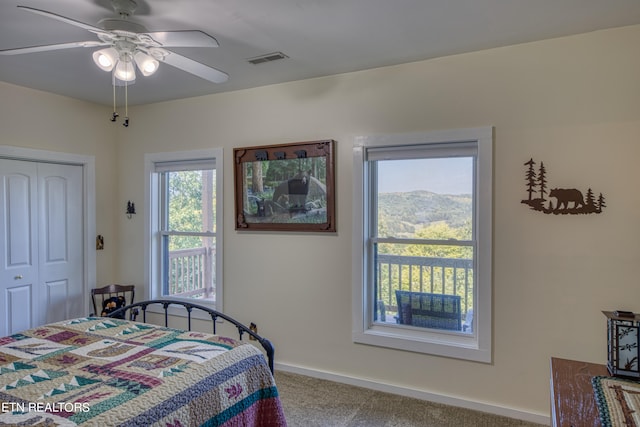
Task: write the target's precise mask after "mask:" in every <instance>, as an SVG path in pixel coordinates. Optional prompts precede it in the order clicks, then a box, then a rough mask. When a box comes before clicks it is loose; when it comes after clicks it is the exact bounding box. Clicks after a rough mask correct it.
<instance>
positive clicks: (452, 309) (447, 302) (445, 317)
mask: <svg viewBox="0 0 640 427" xmlns="http://www.w3.org/2000/svg"><path fill="white" fill-rule="evenodd" d="M396 299H397V300H398V316H397V320H398V323H400V324H402V325H412V326H420V327H423V328H436V329H448V330H453V331H460V330H462V316H461V312H460V296H458V295H444V294H431V293H426V292H409V291H399V290H397V291H396Z"/></svg>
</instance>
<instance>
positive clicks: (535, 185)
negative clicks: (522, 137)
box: [521, 158, 606, 215]
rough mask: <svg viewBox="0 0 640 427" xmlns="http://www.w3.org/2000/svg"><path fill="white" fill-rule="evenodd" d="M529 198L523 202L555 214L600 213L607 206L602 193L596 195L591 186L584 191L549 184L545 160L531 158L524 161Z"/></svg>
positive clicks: (545, 212)
mask: <svg viewBox="0 0 640 427" xmlns="http://www.w3.org/2000/svg"><path fill="white" fill-rule="evenodd" d="M524 165H525V166H527V170H526V172H525V182H526V192H527V198H526V199H524V200H522V201H521V203H524V204H525V205H529V207H530V208H531V209H533V210H535V211H538V212H542V213H544V214H554V215H584V214H600V213H602V211H603V210H604V208H605V207H606V204H605V198H604V196H603V194H602V193H599V194H598V196H596V195H595V193H594V191H593V190H592V189H591V187H589V188H587V191H586V192H583V191H581V190H579V189H577V188H559V187H552V186H551V185H549V182H548V179H547V169H546V167H545V166H544V163H543V162H540V166H539V167H537V168H536V165H537V163H536V162H535V161H534V160H533V158H531V159H530V160H529V161H528V162H526V163H524Z"/></svg>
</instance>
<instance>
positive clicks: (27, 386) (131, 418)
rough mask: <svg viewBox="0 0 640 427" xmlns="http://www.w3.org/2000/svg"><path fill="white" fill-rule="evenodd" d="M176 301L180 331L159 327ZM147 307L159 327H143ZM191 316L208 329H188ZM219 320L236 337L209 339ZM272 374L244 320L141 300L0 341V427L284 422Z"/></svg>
mask: <svg viewBox="0 0 640 427" xmlns="http://www.w3.org/2000/svg"><path fill="white" fill-rule="evenodd" d="M176 305H177V306H178V307H179V308H180V309H181V310H183V311H185V312H186V317H187V323H188V326H187V328H186V329H173V328H170V327H168V326H167V324H168V321H169V318H172V317H171V316H170V312H171V310H172V309H174V306H176ZM154 306H159V307H160V310H161V311H163V312H164V321H165V325H164V326H158V325H153V324H148V323H145V322H146V318H147V312H148V308H150V307H154ZM194 310H195V311H203V312H204V313H205V314H206V315H208V316H210V318H211V320H212V323H213V330H212V332H213V333H203V332H196V331H192V330H191V323H192V320H191V319H192V312H193V311H194ZM156 316H157V315H156ZM161 316H162V314H161ZM139 320H142V321H139ZM221 320H224V321H227V322H229V324H231V325H232V326H233V327H235V328H236V329H237V331H238V334H239V336H238V339H235V338H230V337H224V336H220V335H217V334H216V330H215V329H216V324H217V323H219V322H220V321H221ZM246 336H249V337H251V338H253V339H255V340H256V344H260V345H261V346H262V349H260V348H259V347H258V346H257V345H253V344H252V343H247V342H246V341H242V338H243V337H246ZM264 353H266V355H267V358H266V359H265V354H264ZM267 360H268V361H267ZM272 373H273V346H272V345H271V343H270V342H269V341H268V340H266V339H264V338H263V337H261V336H260V335H258V334H257V333H255V332H254V331H253V330H251V329H250V328H247V327H246V326H244V325H243V324H241V323H239V322H237V321H235V320H234V319H232V318H230V317H228V316H226V315H224V314H222V313H219V312H216V311H214V310H210V309H208V308H205V307H202V306H198V305H195V304H188V303H182V302H176V301H168V300H162V301H144V302H141V303H136V304H133V305H130V306H128V307H125V308H123V309H120V310H117V311H115V312H113V313H111V317H86V318H78V319H70V320H66V321H62V322H57V323H52V324H48V325H43V326H39V327H37V328H33V329H29V330H26V331H23V332H21V333H17V334H14V335H11V336H7V337H2V338H0V426H3V425H26V426H75V425H81V426H99V427H105V426H152V425H154V426H156V425H157V426H167V427H168V426H172V427H179V426H180V427H186V426H201V425H206V426H286V421H285V417H284V413H283V411H282V406H281V404H280V399H279V396H278V390H277V388H276V385H275V381H274V379H273V375H272Z"/></svg>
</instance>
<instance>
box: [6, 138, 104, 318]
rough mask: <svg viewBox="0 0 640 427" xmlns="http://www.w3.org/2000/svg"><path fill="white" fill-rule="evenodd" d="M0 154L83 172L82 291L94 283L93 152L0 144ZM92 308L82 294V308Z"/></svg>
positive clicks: (94, 212) (94, 182)
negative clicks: (70, 151) (70, 167)
mask: <svg viewBox="0 0 640 427" xmlns="http://www.w3.org/2000/svg"><path fill="white" fill-rule="evenodd" d="M0 158H7V159H14V160H30V161H38V162H47V163H64V164H72V165H80V166H82V171H83V172H82V173H83V177H82V180H83V187H84V188H83V201H84V202H83V203H84V206H83V209H84V212H83V214H84V215H83V218H84V230H85V235H84V237H83V239H84V245H83V246H84V248H83V252H84V266H83V267H84V283H85V291H86V292H85V295H89V292H90V289H93V288H95V287H96V251H95V244H96V242H95V236H96V198H95V189H96V165H95V156H85V155H81V154H71V153H61V152H57V151H47V150H35V149H31V148H21V147H12V146H8V145H0ZM90 310H92V308H90V307H89V299H88V298H85V301H84V312H85V313H86V314H87V315H88V314H89V313H90Z"/></svg>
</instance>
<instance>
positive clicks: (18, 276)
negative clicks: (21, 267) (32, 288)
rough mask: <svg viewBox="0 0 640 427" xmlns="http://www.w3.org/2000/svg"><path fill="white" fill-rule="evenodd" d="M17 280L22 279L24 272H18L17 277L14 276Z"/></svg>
mask: <svg viewBox="0 0 640 427" xmlns="http://www.w3.org/2000/svg"><path fill="white" fill-rule="evenodd" d="M14 279H15V280H20V279H22V274H18V275H17V276H16V277H14Z"/></svg>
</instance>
